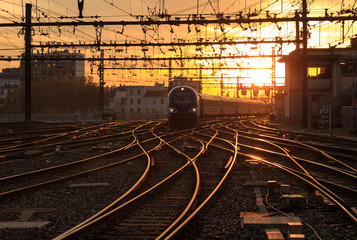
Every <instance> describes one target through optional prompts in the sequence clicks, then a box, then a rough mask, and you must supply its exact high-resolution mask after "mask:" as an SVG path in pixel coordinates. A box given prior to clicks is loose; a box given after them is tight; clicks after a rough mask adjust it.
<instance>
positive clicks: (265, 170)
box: [261, 166, 271, 173]
mask: <svg viewBox="0 0 357 240" xmlns="http://www.w3.org/2000/svg"><path fill="white" fill-rule="evenodd" d="M270 168H271V167H270V166H262V168H261V170H262V173H269V172H270Z"/></svg>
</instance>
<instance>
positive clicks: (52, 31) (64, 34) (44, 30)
mask: <svg viewBox="0 0 357 240" xmlns="http://www.w3.org/2000/svg"><path fill="white" fill-rule="evenodd" d="M26 3H32V4H33V11H32V15H33V18H34V19H33V22H37V21H40V22H55V21H59V22H65V21H77V20H78V18H76V17H77V16H78V14H79V13H78V8H77V1H76V0H61V1H59V0H56V1H55V0H33V1H26V0H4V1H3V0H0V23H11V22H21V21H22V20H21V19H22V18H23V17H24V11H25V10H24V6H25V4H26ZM342 3H344V5H342ZM308 6H309V11H310V13H309V16H324V15H325V9H326V8H327V9H329V10H328V11H329V13H334V16H336V14H337V13H336V12H338V11H341V10H343V9H351V8H354V7H355V5H354V1H352V0H347V1H336V0H316V1H308ZM298 9H301V1H296V0H278V1H276V0H260V1H259V0H222V1H217V0H209V1H206V0H197V1H192V0H180V1H177V0H175V1H174V0H166V1H165V0H155V1H154V0H97V1H93V0H92V1H89V0H84V9H83V16H84V18H82V19H80V20H81V21H94V20H97V21H129V20H130V21H136V20H137V19H138V16H140V15H144V16H150V15H151V17H152V18H154V17H153V16H152V15H155V14H156V15H157V14H160V13H166V14H170V15H172V17H173V18H174V17H180V18H182V19H187V18H188V16H189V15H192V14H197V13H199V14H203V16H205V17H206V18H214V16H215V14H217V13H223V14H226V15H234V14H238V13H239V12H242V14H243V15H244V16H246V15H247V14H251V13H256V14H257V15H258V16H256V17H255V18H265V17H266V15H267V11H268V14H269V16H274V15H275V14H276V16H277V17H289V16H290V17H292V16H294V12H295V10H298ZM95 16H97V18H94V17H95ZM309 29H310V33H311V38H310V39H309V47H328V46H329V45H332V46H335V45H337V46H338V47H343V46H345V45H346V44H347V45H348V44H349V40H348V37H351V36H354V34H355V33H356V29H354V27H353V26H352V27H351V23H345V32H344V35H345V38H343V37H342V36H343V34H342V30H341V29H342V25H341V23H337V22H333V23H331V22H323V23H318V22H313V23H310V26H309ZM222 30H223V32H222ZM34 33H35V35H34V36H33V44H39V43H40V42H41V43H47V42H49V41H51V42H53V41H55V42H62V43H71V42H73V43H79V42H81V43H83V42H86V43H94V41H95V38H96V37H95V36H96V35H95V28H94V27H93V26H87V27H76V28H74V27H36V28H34ZM277 37H280V38H282V39H285V40H287V39H289V40H294V39H295V24H294V23H278V24H270V23H269V24H267V23H265V24H250V25H248V24H245V25H238V24H234V25H233V24H231V25H224V26H219V25H207V26H202V25H197V26H195V25H190V26H187V25H181V26H172V27H170V26H168V25H163V26H160V27H158V26H147V27H144V28H143V27H141V26H126V27H124V28H123V27H121V26H105V27H104V28H103V30H102V41H103V42H106V43H109V42H111V41H116V42H118V43H124V42H125V41H127V42H128V41H131V42H133V43H134V42H136V43H140V42H141V41H143V40H145V41H148V42H172V41H173V42H177V41H190V42H194V41H197V40H199V39H202V40H203V41H206V40H209V41H213V40H217V41H221V40H222V39H224V38H226V39H232V40H233V41H246V40H248V39H256V40H261V39H264V40H274V39H276V38H277ZM0 39H1V40H0V56H4V57H16V56H19V55H20V54H21V53H23V51H24V35H23V34H22V33H21V28H19V27H16V28H15V27H2V28H0ZM343 39H344V40H345V42H343V41H342V40H343ZM272 47H275V50H276V52H277V51H279V50H280V51H281V52H282V53H283V54H288V53H289V52H291V51H292V50H294V49H295V45H294V44H284V45H283V46H282V48H281V47H280V46H276V45H275V44H261V45H252V44H245V45H244V44H238V45H235V46H228V45H226V46H223V47H220V46H219V45H214V46H206V47H204V46H202V47H195V46H191V47H181V48H178V47H176V48H174V49H172V48H171V47H161V48H158V47H155V48H153V47H149V49H147V50H148V51H143V49H142V48H141V47H131V48H128V49H120V48H103V49H104V50H105V56H107V57H109V56H111V57H114V56H115V57H120V58H122V57H131V56H138V57H143V56H150V57H167V58H169V57H173V56H180V55H182V56H187V57H190V56H191V57H192V56H214V55H215V54H219V55H221V56H230V55H241V56H244V55H259V54H261V55H264V54H266V55H270V54H272ZM37 50H40V49H34V52H36V51H37ZM60 50H65V48H61V49H60ZM68 50H69V51H73V49H72V48H69V49H68ZM75 50H81V52H82V53H85V54H86V56H87V57H91V56H98V55H99V53H98V52H97V49H90V48H77V49H75ZM45 51H47V49H45ZM144 54H145V55H144ZM168 64H169V63H168V61H145V62H144V61H125V62H123V61H121V62H106V63H105V65H106V67H110V68H115V67H127V68H133V67H145V66H149V67H163V66H168ZM172 64H173V67H174V68H180V67H181V66H183V67H185V68H187V67H190V68H192V67H199V66H202V67H205V68H209V69H207V70H204V71H203V76H204V77H206V80H204V81H205V82H206V83H207V86H206V87H207V89H209V88H217V84H218V83H219V81H220V78H221V76H222V74H223V77H224V78H225V79H226V80H225V82H226V84H227V86H229V85H230V84H232V86H233V85H234V84H235V83H236V78H237V76H239V77H241V80H240V83H244V84H252V83H253V84H260V85H261V84H269V83H270V82H271V70H270V69H255V70H251V69H250V70H245V69H240V70H222V71H221V70H219V68H224V67H242V68H257V67H258V68H270V67H271V66H272V59H271V58H252V59H249V60H248V59H247V58H240V59H226V60H209V61H206V60H200V61H199V60H197V61H193V60H190V61H184V62H180V61H173V62H172ZM181 64H182V65H181ZM18 66H19V61H11V62H3V61H0V69H2V68H9V67H18ZM92 68H93V69H94V70H93V77H94V78H95V79H97V76H96V73H97V68H96V66H93V67H92ZM276 74H277V77H278V78H277V83H278V84H283V82H284V78H283V77H284V66H283V64H277V70H276ZM86 75H91V67H90V65H89V64H86ZM173 75H174V76H179V75H182V76H185V77H192V78H197V77H198V75H199V73H198V71H196V70H180V69H178V70H175V71H173ZM167 79H168V71H167V70H132V69H127V70H113V69H111V70H105V81H106V83H107V85H108V86H111V85H119V84H127V85H138V84H140V85H142V84H144V85H152V84H154V83H155V82H167Z"/></svg>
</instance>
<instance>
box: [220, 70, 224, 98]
mask: <svg viewBox="0 0 357 240" xmlns="http://www.w3.org/2000/svg"><path fill="white" fill-rule="evenodd" d="M223 87H224V84H223V73H222V74H221V97H223V93H224V90H223Z"/></svg>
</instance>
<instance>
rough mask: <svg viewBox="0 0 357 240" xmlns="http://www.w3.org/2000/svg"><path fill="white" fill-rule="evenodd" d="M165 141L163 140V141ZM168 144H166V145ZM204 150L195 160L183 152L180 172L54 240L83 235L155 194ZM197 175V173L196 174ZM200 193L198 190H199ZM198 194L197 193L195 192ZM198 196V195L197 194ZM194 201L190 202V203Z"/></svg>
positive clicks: (197, 176) (177, 171)
mask: <svg viewBox="0 0 357 240" xmlns="http://www.w3.org/2000/svg"><path fill="white" fill-rule="evenodd" d="M162 140H163V139H162ZM163 142H164V145H167V146H171V144H170V143H169V142H166V141H165V140H163ZM165 142H166V144H165ZM171 148H173V149H175V148H174V147H173V146H171ZM175 151H177V152H178V153H180V150H178V149H176V150H175ZM202 151H203V149H201V150H200V152H199V153H198V154H197V155H196V156H195V157H194V158H190V157H188V156H187V155H186V154H184V153H182V152H181V155H183V156H185V158H186V159H187V160H188V161H187V163H186V164H184V165H183V166H182V167H180V168H179V169H178V170H176V171H175V172H174V173H172V174H170V175H169V176H168V177H166V178H165V179H163V180H162V181H160V182H159V183H158V184H156V185H154V186H152V187H151V188H149V189H148V190H146V191H144V192H143V193H141V194H139V195H137V196H135V197H133V198H132V199H130V200H128V201H127V202H125V203H123V204H122V205H120V206H118V207H116V208H114V209H112V210H110V211H109V212H106V213H104V214H103V215H101V216H99V217H97V218H95V219H93V220H92V221H91V222H88V223H87V224H84V225H82V226H80V227H78V228H76V229H74V230H73V231H71V232H65V233H63V234H61V235H60V236H58V237H56V238H54V240H60V239H70V238H74V237H76V236H78V235H81V233H82V232H84V231H86V230H87V229H88V228H89V227H91V226H92V225H95V224H98V223H100V222H101V221H104V220H105V219H106V218H108V217H110V216H112V215H114V214H116V213H117V212H118V211H119V210H122V209H123V208H124V207H127V206H128V205H129V204H131V203H133V202H135V201H136V200H138V199H140V198H142V197H144V196H146V195H147V194H149V193H151V192H153V191H154V190H155V189H157V188H159V187H160V186H161V185H163V183H166V182H167V181H169V180H171V179H172V178H173V177H175V176H177V175H178V174H179V173H181V172H182V171H183V170H184V169H185V168H186V167H188V166H190V165H192V166H195V165H193V164H192V162H193V161H195V159H196V158H197V157H198V156H199V155H200V154H201V153H202ZM196 173H197V172H196ZM196 179H198V181H199V175H197V174H196ZM196 189H197V187H196ZM197 191H198V189H197ZM195 192H196V191H195ZM195 195H196V193H195ZM191 202H193V201H190V203H191Z"/></svg>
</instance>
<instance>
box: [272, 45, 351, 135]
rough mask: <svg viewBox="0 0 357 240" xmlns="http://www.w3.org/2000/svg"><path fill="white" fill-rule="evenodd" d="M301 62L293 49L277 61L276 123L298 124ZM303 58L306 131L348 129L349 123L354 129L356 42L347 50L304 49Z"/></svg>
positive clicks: (300, 112)
mask: <svg viewBox="0 0 357 240" xmlns="http://www.w3.org/2000/svg"><path fill="white" fill-rule="evenodd" d="M301 58H302V49H297V50H295V51H293V52H291V53H290V54H289V55H288V56H286V57H283V58H281V59H280V60H279V62H283V63H285V94H284V95H283V96H278V98H277V99H276V101H275V102H276V113H277V120H278V121H279V122H284V123H288V124H301V123H302V71H301V69H302V61H301ZM307 58H308V63H307V64H308V79H307V81H308V82H307V85H308V124H309V127H313V128H317V127H324V128H327V127H329V124H330V123H331V126H332V127H342V128H348V129H352V128H353V124H352V123H353V121H354V126H356V127H357V122H356V116H357V107H355V108H354V112H353V111H352V106H353V105H354V106H356V103H357V102H356V96H357V78H356V75H357V39H352V40H351V46H350V47H347V48H321V49H308V51H307ZM330 119H331V120H330ZM352 119H353V120H352Z"/></svg>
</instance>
